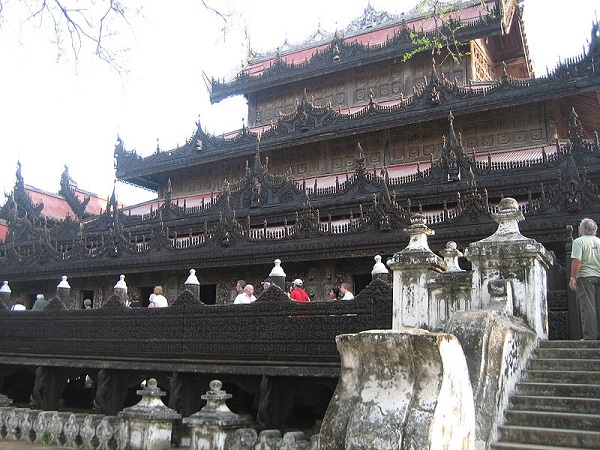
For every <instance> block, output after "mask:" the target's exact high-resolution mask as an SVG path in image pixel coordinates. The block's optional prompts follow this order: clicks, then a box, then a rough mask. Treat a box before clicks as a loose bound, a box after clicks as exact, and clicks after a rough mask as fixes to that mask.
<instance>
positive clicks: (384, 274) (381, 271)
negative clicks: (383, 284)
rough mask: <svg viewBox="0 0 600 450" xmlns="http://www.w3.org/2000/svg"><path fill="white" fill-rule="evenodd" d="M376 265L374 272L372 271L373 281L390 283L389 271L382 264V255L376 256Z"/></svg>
mask: <svg viewBox="0 0 600 450" xmlns="http://www.w3.org/2000/svg"><path fill="white" fill-rule="evenodd" d="M374 259H375V264H374V265H373V270H371V281H375V280H383V281H388V273H389V271H388V269H387V267H385V264H384V263H382V262H381V255H377V256H375V258H374Z"/></svg>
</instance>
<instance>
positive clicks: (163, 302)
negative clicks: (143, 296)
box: [148, 286, 169, 308]
mask: <svg viewBox="0 0 600 450" xmlns="http://www.w3.org/2000/svg"><path fill="white" fill-rule="evenodd" d="M162 294H163V289H162V286H156V287H155V288H154V296H152V295H151V296H150V304H149V305H148V308H166V307H167V306H169V302H168V301H167V299H166V297H165V296H164V295H162Z"/></svg>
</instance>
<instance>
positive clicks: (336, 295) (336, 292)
mask: <svg viewBox="0 0 600 450" xmlns="http://www.w3.org/2000/svg"><path fill="white" fill-rule="evenodd" d="M327 295H328V296H329V301H334V300H339V299H340V289H339V288H337V287H335V286H334V287H332V288H329V292H327Z"/></svg>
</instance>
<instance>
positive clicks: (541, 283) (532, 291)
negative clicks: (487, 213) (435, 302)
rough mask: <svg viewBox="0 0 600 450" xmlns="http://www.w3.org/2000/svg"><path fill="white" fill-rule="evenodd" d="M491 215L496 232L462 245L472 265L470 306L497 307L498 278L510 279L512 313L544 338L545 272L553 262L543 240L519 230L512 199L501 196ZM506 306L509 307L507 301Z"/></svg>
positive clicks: (545, 306) (517, 212)
mask: <svg viewBox="0 0 600 450" xmlns="http://www.w3.org/2000/svg"><path fill="white" fill-rule="evenodd" d="M492 218H493V219H494V220H495V221H496V222H498V229H497V230H496V232H495V233H494V234H493V235H491V236H489V237H487V238H485V239H482V240H480V241H477V242H474V243H472V244H470V245H469V246H468V247H467V249H465V256H466V257H467V259H468V260H469V261H471V264H472V268H473V284H472V288H471V292H472V294H471V298H472V301H473V308H494V309H496V308H497V305H495V303H497V302H496V301H494V298H493V297H496V295H494V294H495V292H496V291H497V290H498V287H499V286H500V285H501V283H500V284H499V282H500V280H505V281H506V282H507V283H510V288H509V287H508V286H506V290H507V293H506V295H505V297H506V298H507V301H510V297H512V302H513V305H512V310H513V312H514V315H516V316H520V317H523V318H524V319H525V321H526V322H527V324H528V325H529V326H530V327H531V328H532V329H533V330H534V331H535V332H536V334H537V335H538V336H539V337H540V338H542V339H546V338H547V337H548V309H547V304H546V297H547V276H546V272H547V271H548V269H549V268H550V266H551V265H552V264H553V257H552V255H551V254H550V253H549V252H548V251H547V250H546V249H545V248H544V246H543V245H542V244H540V243H539V242H537V241H536V240H535V239H530V238H526V237H524V236H523V235H522V234H521V232H520V230H519V222H520V221H521V220H524V217H523V214H522V213H521V211H519V205H518V203H517V201H516V200H515V199H513V198H510V197H507V198H504V199H502V201H501V202H500V204H499V210H498V212H497V213H495V214H492ZM490 282H492V283H490ZM505 308H506V310H507V311H510V310H511V308H510V305H506V307H505Z"/></svg>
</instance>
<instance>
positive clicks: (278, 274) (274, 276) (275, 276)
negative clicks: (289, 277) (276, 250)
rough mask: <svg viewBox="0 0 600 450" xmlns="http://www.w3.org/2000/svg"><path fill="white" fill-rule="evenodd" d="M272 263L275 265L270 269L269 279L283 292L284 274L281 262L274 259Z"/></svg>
mask: <svg viewBox="0 0 600 450" xmlns="http://www.w3.org/2000/svg"><path fill="white" fill-rule="evenodd" d="M273 263H274V264H275V265H274V266H273V269H271V273H270V274H269V277H270V278H271V280H272V281H273V284H275V285H277V286H279V287H280V288H281V290H282V291H285V272H284V271H283V267H281V260H280V259H276V260H275V261H273Z"/></svg>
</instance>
